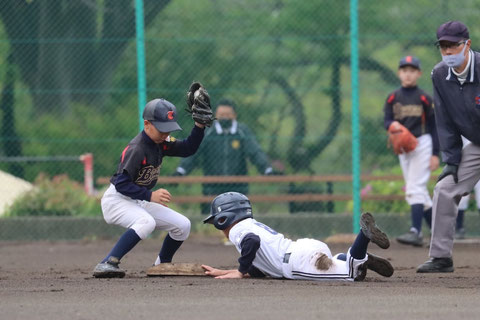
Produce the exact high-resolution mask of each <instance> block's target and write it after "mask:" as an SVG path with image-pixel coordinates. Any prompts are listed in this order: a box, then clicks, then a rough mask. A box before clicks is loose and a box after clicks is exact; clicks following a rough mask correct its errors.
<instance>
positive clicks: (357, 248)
mask: <svg viewBox="0 0 480 320" xmlns="http://www.w3.org/2000/svg"><path fill="white" fill-rule="evenodd" d="M369 242H370V239H368V238H367V237H366V236H365V235H364V234H363V232H362V231H361V230H360V232H359V233H358V236H357V238H356V239H355V241H354V242H353V244H352V247H351V248H350V255H351V256H352V258H354V259H358V260H361V259H363V258H365V256H366V255H367V247H368V243H369Z"/></svg>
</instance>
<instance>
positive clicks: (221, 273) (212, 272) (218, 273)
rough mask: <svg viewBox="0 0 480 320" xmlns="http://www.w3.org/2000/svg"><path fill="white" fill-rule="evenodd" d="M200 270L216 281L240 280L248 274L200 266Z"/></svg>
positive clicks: (235, 270)
mask: <svg viewBox="0 0 480 320" xmlns="http://www.w3.org/2000/svg"><path fill="white" fill-rule="evenodd" d="M202 268H203V269H204V270H205V274H206V275H208V276H211V277H215V278H216V279H240V278H245V277H248V274H243V273H241V272H240V271H238V270H237V269H230V270H223V269H217V268H213V267H210V266H207V265H204V264H202Z"/></svg>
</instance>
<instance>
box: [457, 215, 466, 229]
mask: <svg viewBox="0 0 480 320" xmlns="http://www.w3.org/2000/svg"><path fill="white" fill-rule="evenodd" d="M464 217H465V210H458V215H457V226H456V229H457V230H459V229H461V228H463V219H464Z"/></svg>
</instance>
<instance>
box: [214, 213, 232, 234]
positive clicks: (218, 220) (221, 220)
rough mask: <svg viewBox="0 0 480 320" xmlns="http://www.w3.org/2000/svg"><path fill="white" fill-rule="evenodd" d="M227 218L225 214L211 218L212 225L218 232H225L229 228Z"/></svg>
mask: <svg viewBox="0 0 480 320" xmlns="http://www.w3.org/2000/svg"><path fill="white" fill-rule="evenodd" d="M229 220H231V219H229V216H228V215H227V214H218V215H216V216H215V217H214V218H213V225H214V226H215V227H216V228H217V229H220V230H225V229H227V227H228V226H229V223H228V222H229Z"/></svg>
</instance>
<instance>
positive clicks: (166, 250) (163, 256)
mask: <svg viewBox="0 0 480 320" xmlns="http://www.w3.org/2000/svg"><path fill="white" fill-rule="evenodd" d="M182 243H183V241H177V240H173V239H172V238H171V237H170V235H169V234H167V236H166V237H165V240H163V245H162V249H161V250H160V253H159V255H158V256H159V258H160V262H161V263H165V262H172V258H173V255H174V254H175V252H177V250H178V248H180V246H181V245H182Z"/></svg>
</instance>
